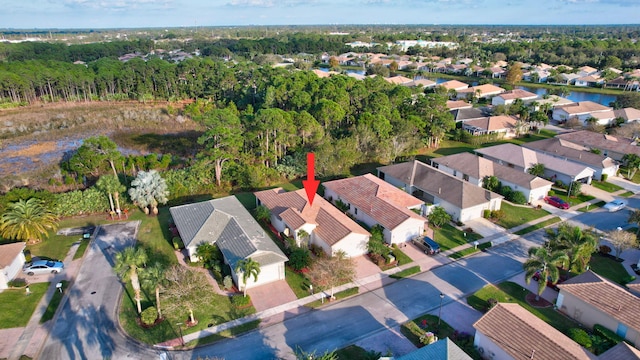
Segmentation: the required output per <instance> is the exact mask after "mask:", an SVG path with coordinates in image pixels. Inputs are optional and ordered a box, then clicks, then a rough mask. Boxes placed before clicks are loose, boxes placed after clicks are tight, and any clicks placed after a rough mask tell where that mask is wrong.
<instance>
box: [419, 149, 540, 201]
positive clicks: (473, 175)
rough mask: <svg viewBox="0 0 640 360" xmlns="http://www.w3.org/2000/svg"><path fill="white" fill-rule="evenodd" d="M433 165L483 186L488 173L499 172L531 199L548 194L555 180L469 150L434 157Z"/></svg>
mask: <svg viewBox="0 0 640 360" xmlns="http://www.w3.org/2000/svg"><path fill="white" fill-rule="evenodd" d="M431 165H432V166H433V167H435V168H437V169H439V170H441V171H444V172H446V173H447V174H450V175H453V176H455V177H457V178H460V179H462V180H465V181H468V182H470V183H471V184H474V185H476V186H480V187H482V182H483V180H484V178H485V177H489V176H495V177H496V178H497V179H498V180H499V181H500V183H501V184H502V186H509V187H510V188H511V189H512V190H514V191H520V192H521V193H522V194H523V195H524V196H525V198H526V199H528V202H530V203H531V202H534V201H537V200H542V199H543V198H544V197H545V196H547V193H548V192H549V190H551V185H552V183H551V181H548V180H545V179H542V178H539V177H537V176H535V175H531V174H529V173H527V172H523V171H519V170H516V169H514V168H510V167H508V166H505V165H501V164H498V163H497V162H493V161H491V160H489V159H485V158H482V157H479V156H477V155H474V154H471V153H468V152H464V153H459V154H453V155H448V156H443V157H439V158H434V159H432V160H431Z"/></svg>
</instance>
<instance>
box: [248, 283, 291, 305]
mask: <svg viewBox="0 0 640 360" xmlns="http://www.w3.org/2000/svg"><path fill="white" fill-rule="evenodd" d="M247 294H248V295H249V296H251V302H252V303H253V307H255V308H256V312H260V311H264V310H267V309H271V308H273V307H276V306H278V305H282V304H286V303H288V302H291V301H295V300H297V299H298V298H297V297H296V294H294V292H293V290H291V288H290V287H289V284H287V282H286V281H285V280H279V281H274V282H271V283H268V284H265V285H261V286H256V287H254V288H250V289H248V290H247Z"/></svg>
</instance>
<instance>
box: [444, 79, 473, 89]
mask: <svg viewBox="0 0 640 360" xmlns="http://www.w3.org/2000/svg"><path fill="white" fill-rule="evenodd" d="M438 86H442V87H443V88H445V89H447V90H455V91H460V90H464V89H466V88H468V87H469V85H468V84H465V83H463V82H462V81H458V80H449V81H445V82H443V83H441V84H438Z"/></svg>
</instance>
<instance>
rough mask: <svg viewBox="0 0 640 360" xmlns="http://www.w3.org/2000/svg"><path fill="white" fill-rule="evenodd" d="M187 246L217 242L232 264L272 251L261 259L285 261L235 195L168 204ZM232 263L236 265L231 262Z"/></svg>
mask: <svg viewBox="0 0 640 360" xmlns="http://www.w3.org/2000/svg"><path fill="white" fill-rule="evenodd" d="M169 212H170V213H171V217H172V218H173V221H174V223H175V224H176V227H177V228H178V232H179V233H180V237H181V238H182V241H183V242H184V244H185V246H187V247H189V246H191V245H192V246H196V245H198V244H200V243H203V242H206V243H215V244H217V245H218V247H219V248H220V251H222V253H223V255H224V256H225V259H227V261H228V262H229V263H230V264H232V265H233V264H235V262H237V261H238V260H240V259H246V258H249V257H250V258H253V259H255V256H257V255H260V254H265V253H268V254H271V256H270V257H269V258H266V257H264V256H263V257H262V258H261V261H265V259H266V260H270V261H273V262H269V263H263V262H260V261H258V260H256V261H258V262H259V263H260V265H269V264H272V263H275V262H282V261H286V260H287V257H286V256H285V255H284V254H283V253H282V251H281V250H280V248H279V247H278V246H277V245H276V244H275V243H274V242H273V240H271V238H270V237H268V236H267V234H265V232H264V230H262V228H261V227H260V225H259V224H258V223H257V222H256V220H255V219H254V218H253V217H252V216H251V214H249V212H248V211H247V210H246V209H245V208H244V206H242V204H241V203H240V201H238V199H237V198H236V197H235V196H227V197H224V198H220V199H214V200H209V201H203V202H199V203H193V204H186V205H181V206H174V207H171V208H169ZM232 267H233V266H232Z"/></svg>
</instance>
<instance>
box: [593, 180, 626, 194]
mask: <svg viewBox="0 0 640 360" xmlns="http://www.w3.org/2000/svg"><path fill="white" fill-rule="evenodd" d="M591 186H593V187H595V188H598V189H600V190H604V191H606V192H610V193H612V192H616V191H618V190H624V188H623V187H622V186H618V185H616V184H612V183H610V182H606V181H597V180H593V181H592V182H591Z"/></svg>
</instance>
